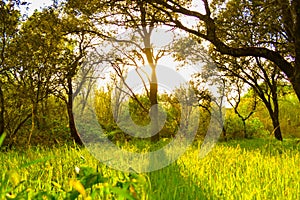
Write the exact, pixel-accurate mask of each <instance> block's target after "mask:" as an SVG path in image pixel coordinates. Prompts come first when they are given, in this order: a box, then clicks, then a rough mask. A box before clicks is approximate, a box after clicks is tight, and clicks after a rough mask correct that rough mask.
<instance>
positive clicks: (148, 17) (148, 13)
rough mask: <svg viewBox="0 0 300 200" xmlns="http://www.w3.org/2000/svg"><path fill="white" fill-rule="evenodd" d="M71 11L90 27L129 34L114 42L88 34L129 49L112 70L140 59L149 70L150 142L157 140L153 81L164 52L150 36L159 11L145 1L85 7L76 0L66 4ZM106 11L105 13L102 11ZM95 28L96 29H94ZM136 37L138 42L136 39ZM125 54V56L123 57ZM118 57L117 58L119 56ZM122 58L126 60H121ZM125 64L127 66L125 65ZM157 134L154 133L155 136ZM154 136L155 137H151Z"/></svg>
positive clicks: (95, 31) (155, 84)
mask: <svg viewBox="0 0 300 200" xmlns="http://www.w3.org/2000/svg"><path fill="white" fill-rule="evenodd" d="M68 5H69V6H70V7H71V8H72V9H74V10H77V12H78V13H80V15H85V16H86V18H87V19H89V20H90V21H92V22H93V23H94V25H93V26H94V27H96V25H99V24H101V23H102V24H104V25H105V26H108V27H109V28H110V30H111V32H112V33H115V34H117V33H118V32H119V31H120V30H122V29H123V30H124V29H127V30H128V29H130V30H131V31H132V32H133V35H132V37H131V38H130V39H129V40H127V39H121V40H118V39H116V38H115V37H114V34H109V33H105V32H103V30H102V29H100V30H93V31H91V29H90V32H92V33H96V34H97V33H98V35H99V36H101V37H102V36H103V34H106V36H107V38H109V39H111V41H113V42H118V43H123V45H124V44H125V45H127V46H129V48H128V49H125V51H124V55H123V56H122V57H118V58H117V59H116V60H115V61H114V62H111V63H112V65H113V67H114V68H116V67H118V66H117V64H118V65H120V62H119V61H120V60H122V59H124V60H123V61H122V62H123V63H126V62H131V63H130V64H133V65H135V67H136V68H139V67H140V66H138V65H137V64H136V62H137V60H140V61H141V60H142V63H143V64H146V63H147V64H148V65H149V66H150V68H151V74H150V76H149V85H150V89H149V100H150V102H151V110H150V111H149V113H150V115H152V116H153V117H151V118H152V121H151V125H152V128H151V129H152V130H151V135H153V136H152V137H151V139H152V140H153V141H157V140H158V139H159V133H158V117H157V116H158V96H157V94H158V80H157V74H156V73H157V64H158V60H159V59H160V58H161V57H162V56H164V54H165V51H164V50H161V51H160V50H159V51H156V50H155V48H154V45H153V41H152V40H151V36H152V33H153V31H154V30H155V28H156V27H157V26H158V24H159V22H157V21H156V18H158V17H163V15H160V16H158V15H159V12H155V11H153V10H151V9H150V8H149V5H148V3H147V2H146V1H142V0H138V1H131V0H130V1H116V0H114V1H102V2H101V3H100V2H91V4H89V5H83V4H82V3H81V2H80V1H77V0H73V1H70V2H69V4H68ZM105 11H107V12H105ZM98 27H99V26H98ZM137 38H138V39H137ZM126 54H127V55H126ZM119 56H120V55H119ZM115 57H116V56H115ZM125 59H126V60H125ZM126 64H127V65H129V63H126ZM155 133H157V134H155ZM154 134H155V135H154Z"/></svg>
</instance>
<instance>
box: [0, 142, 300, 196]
mask: <svg viewBox="0 0 300 200" xmlns="http://www.w3.org/2000/svg"><path fill="white" fill-rule="evenodd" d="M198 155H199V145H197V144H195V145H194V146H192V147H190V148H189V149H188V150H187V152H186V153H185V154H184V155H183V156H181V157H180V159H179V160H177V161H176V162H175V163H173V164H171V165H169V166H168V167H166V168H163V169H161V170H158V171H154V172H150V173H141V174H137V173H124V172H120V171H117V170H114V169H111V168H108V167H107V166H105V165H104V164H101V163H100V162H98V161H97V160H96V159H95V158H93V157H92V156H91V155H90V154H89V152H88V151H87V150H86V149H85V148H79V147H77V146H76V145H65V146H62V147H54V148H43V147H32V148H30V149H27V150H11V151H8V152H1V154H0V174H1V175H0V199H163V200H165V199H166V200H168V199H170V200H171V199H192V200H195V199H293V200H294V199H300V144H298V143H297V141H295V140H288V139H287V140H285V141H283V142H282V143H281V142H278V141H275V140H273V139H248V140H231V141H229V142H219V143H218V144H217V145H216V146H215V147H214V149H213V150H212V151H211V152H210V153H209V154H208V155H207V156H206V157H204V158H202V159H200V158H199V157H198Z"/></svg>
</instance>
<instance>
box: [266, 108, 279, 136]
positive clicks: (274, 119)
mask: <svg viewBox="0 0 300 200" xmlns="http://www.w3.org/2000/svg"><path fill="white" fill-rule="evenodd" d="M273 103H274V111H273V110H272V108H271V105H269V106H267V109H268V111H269V114H270V116H271V119H272V124H273V131H274V136H275V138H276V139H277V140H280V141H282V140H283V138H282V134H281V128H280V123H279V112H278V102H277V103H276V102H273Z"/></svg>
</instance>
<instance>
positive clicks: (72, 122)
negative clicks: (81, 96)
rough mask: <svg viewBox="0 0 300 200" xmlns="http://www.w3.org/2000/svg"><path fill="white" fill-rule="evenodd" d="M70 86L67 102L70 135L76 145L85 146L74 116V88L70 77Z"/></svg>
mask: <svg viewBox="0 0 300 200" xmlns="http://www.w3.org/2000/svg"><path fill="white" fill-rule="evenodd" d="M67 84H68V100H67V110H68V117H69V127H70V133H71V136H72V138H73V139H74V141H75V143H76V144H78V145H83V143H82V141H81V139H80V136H79V134H78V132H77V129H76V125H75V120H74V114H73V88H72V77H71V76H68V78H67Z"/></svg>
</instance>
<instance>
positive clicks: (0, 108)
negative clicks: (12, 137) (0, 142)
mask: <svg viewBox="0 0 300 200" xmlns="http://www.w3.org/2000/svg"><path fill="white" fill-rule="evenodd" d="M0 84H2V83H0ZM3 133H4V95H3V91H2V85H0V136H1V135H2V134H3Z"/></svg>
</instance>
